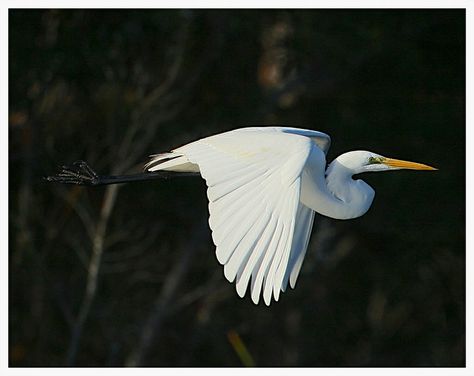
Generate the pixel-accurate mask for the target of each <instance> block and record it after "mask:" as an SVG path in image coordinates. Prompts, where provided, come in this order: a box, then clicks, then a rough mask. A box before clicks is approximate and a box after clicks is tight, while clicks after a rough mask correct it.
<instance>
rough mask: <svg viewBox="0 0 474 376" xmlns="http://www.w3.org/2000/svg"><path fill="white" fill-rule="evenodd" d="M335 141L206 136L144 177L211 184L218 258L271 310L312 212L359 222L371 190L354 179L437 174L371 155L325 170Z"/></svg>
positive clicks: (316, 136)
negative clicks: (193, 176) (193, 178)
mask: <svg viewBox="0 0 474 376" xmlns="http://www.w3.org/2000/svg"><path fill="white" fill-rule="evenodd" d="M330 143H331V140H330V137H329V136H328V135H326V134H325V133H322V132H317V131H313V130H306V129H298V128H289V127H251V128H241V129H236V130H233V131H229V132H225V133H221V134H217V135H214V136H210V137H206V138H203V139H200V140H198V141H195V142H192V143H189V144H187V145H184V146H182V147H179V148H177V149H174V150H173V151H171V152H169V153H164V154H157V155H154V156H152V158H151V160H150V161H149V163H147V165H146V166H145V169H146V171H149V172H155V171H176V172H200V174H201V175H202V177H203V178H204V179H205V181H206V184H207V186H208V190H207V196H208V199H209V214H210V216H209V225H210V227H211V230H212V239H213V242H214V244H215V245H216V255H217V259H218V260H219V262H220V263H221V264H223V265H224V274H225V276H226V278H227V279H228V280H229V281H230V282H233V281H234V280H235V281H236V289H237V292H238V294H239V295H240V296H241V297H242V296H244V295H245V292H246V290H247V287H248V285H249V283H250V293H251V297H252V300H253V302H254V303H255V304H257V303H258V302H259V300H260V296H261V295H263V300H264V301H265V303H266V304H267V305H269V304H270V302H271V299H272V296H273V298H274V299H275V300H278V299H279V294H280V291H285V289H286V288H287V285H288V283H289V284H290V286H291V287H292V288H293V287H294V286H295V283H296V279H297V277H298V274H299V272H300V269H301V265H302V263H303V259H304V256H305V253H306V249H307V247H308V243H309V238H310V235H311V230H312V226H313V220H314V214H315V212H317V213H319V214H322V215H325V216H328V217H331V218H336V219H350V218H356V217H360V216H361V215H363V214H365V213H366V212H367V210H368V209H369V207H370V205H371V204H372V201H373V199H374V195H375V192H374V190H373V189H372V188H371V187H370V186H369V185H368V184H366V183H365V182H364V181H362V180H354V179H352V175H354V174H356V173H361V172H365V171H385V170H389V169H400V168H410V169H425V170H428V169H433V168H431V167H429V166H426V165H422V164H417V163H413V162H404V161H399V160H395V159H390V158H385V157H382V156H380V155H378V154H375V153H371V152H367V151H354V152H349V153H345V154H342V155H341V156H339V157H338V158H336V159H335V160H334V161H333V162H332V163H331V164H330V165H329V166H328V168H327V169H326V153H327V151H328V149H329V146H330Z"/></svg>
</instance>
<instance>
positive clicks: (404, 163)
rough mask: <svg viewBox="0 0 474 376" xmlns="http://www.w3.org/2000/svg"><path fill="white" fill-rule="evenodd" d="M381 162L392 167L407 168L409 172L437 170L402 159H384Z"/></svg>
mask: <svg viewBox="0 0 474 376" xmlns="http://www.w3.org/2000/svg"><path fill="white" fill-rule="evenodd" d="M381 162H382V163H383V164H385V165H387V166H390V167H396V168H405V169H409V170H430V171H432V170H437V168H434V167H431V166H428V165H425V164H422V163H416V162H409V161H402V160H400V159H393V158H384V159H382V161H381Z"/></svg>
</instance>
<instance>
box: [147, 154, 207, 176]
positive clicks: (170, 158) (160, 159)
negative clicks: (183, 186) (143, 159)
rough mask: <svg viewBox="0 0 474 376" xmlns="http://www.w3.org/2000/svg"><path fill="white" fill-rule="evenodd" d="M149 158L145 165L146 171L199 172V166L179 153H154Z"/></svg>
mask: <svg viewBox="0 0 474 376" xmlns="http://www.w3.org/2000/svg"><path fill="white" fill-rule="evenodd" d="M150 158H151V159H150V161H149V162H148V163H147V164H146V165H145V170H146V171H150V172H153V171H160V170H166V171H176V172H199V166H198V165H196V164H194V163H191V162H190V161H189V159H188V158H187V157H186V156H185V155H184V154H181V153H177V152H170V153H161V154H154V155H151V156H150Z"/></svg>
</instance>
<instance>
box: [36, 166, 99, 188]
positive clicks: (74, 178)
mask: <svg viewBox="0 0 474 376" xmlns="http://www.w3.org/2000/svg"><path fill="white" fill-rule="evenodd" d="M44 179H45V180H46V181H50V182H55V183H61V184H77V185H97V184H98V183H99V175H97V174H96V172H95V171H94V170H93V169H92V168H91V167H90V166H89V165H88V164H87V163H86V162H84V161H76V162H74V163H73V164H72V166H62V167H61V172H60V173H59V174H57V175H53V176H48V177H45V178H44Z"/></svg>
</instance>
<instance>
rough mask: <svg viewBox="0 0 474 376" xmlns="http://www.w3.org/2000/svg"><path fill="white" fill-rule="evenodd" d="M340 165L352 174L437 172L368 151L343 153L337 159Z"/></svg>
mask: <svg viewBox="0 0 474 376" xmlns="http://www.w3.org/2000/svg"><path fill="white" fill-rule="evenodd" d="M337 161H338V162H339V164H340V165H342V166H344V167H345V168H347V169H349V170H351V171H353V173H354V174H360V173H362V172H371V171H390V170H402V169H408V170H437V168H434V167H431V166H428V165H425V164H422V163H417V162H409V161H403V160H400V159H394V158H387V157H384V156H382V155H379V154H376V153H372V152H370V151H364V150H356V151H350V152H348V153H344V154H342V155H340V156H339V157H337Z"/></svg>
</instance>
